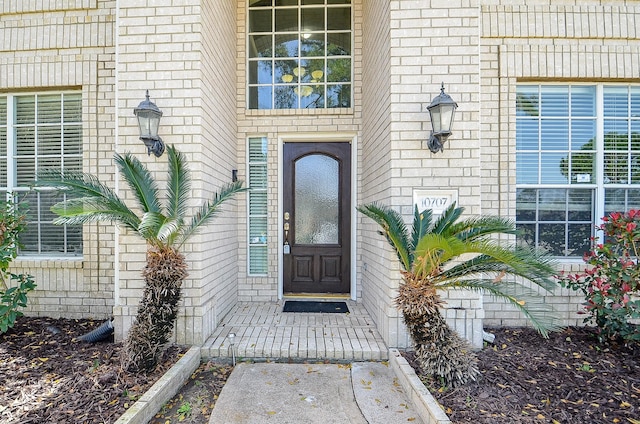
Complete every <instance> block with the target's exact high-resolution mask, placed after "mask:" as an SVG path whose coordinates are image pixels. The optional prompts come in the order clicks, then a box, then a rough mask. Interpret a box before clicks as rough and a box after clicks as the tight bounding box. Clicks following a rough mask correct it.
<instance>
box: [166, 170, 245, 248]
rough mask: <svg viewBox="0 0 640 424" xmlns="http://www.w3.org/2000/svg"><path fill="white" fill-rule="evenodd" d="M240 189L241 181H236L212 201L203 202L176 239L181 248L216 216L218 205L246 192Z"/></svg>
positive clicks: (223, 189)
mask: <svg viewBox="0 0 640 424" xmlns="http://www.w3.org/2000/svg"><path fill="white" fill-rule="evenodd" d="M246 190H247V189H246V188H243V187H242V181H236V182H233V183H230V184H227V185H226V186H224V187H223V188H222V189H221V190H220V191H219V192H218V193H216V194H215V195H214V198H213V200H210V201H207V202H205V203H204V204H203V205H202V206H201V207H200V208H199V209H198V211H197V212H196V214H195V215H194V216H193V218H192V219H191V223H190V224H189V225H188V226H187V227H186V228H185V230H184V232H183V233H182V234H181V235H180V236H179V237H178V238H177V240H176V242H177V244H178V247H179V246H182V245H183V244H184V243H185V242H186V241H187V240H189V238H190V237H191V236H192V235H193V234H195V233H196V232H197V231H198V229H199V228H200V227H201V226H203V225H206V223H207V222H209V221H210V220H211V219H212V218H213V217H214V216H216V215H217V213H218V210H219V207H220V205H222V204H223V203H224V202H225V201H227V200H229V199H231V198H232V197H233V195H235V194H236V193H240V192H243V191H246Z"/></svg>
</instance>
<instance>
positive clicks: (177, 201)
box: [167, 146, 191, 222]
mask: <svg viewBox="0 0 640 424" xmlns="http://www.w3.org/2000/svg"><path fill="white" fill-rule="evenodd" d="M167 156H168V157H169V181H168V182H167V216H169V217H171V218H173V219H175V220H178V222H182V221H183V219H184V216H185V214H186V213H187V207H188V206H189V197H190V189H191V176H190V174H189V168H188V167H187V160H186V158H185V156H184V154H183V153H182V152H179V151H178V150H176V148H175V147H174V146H169V147H167Z"/></svg>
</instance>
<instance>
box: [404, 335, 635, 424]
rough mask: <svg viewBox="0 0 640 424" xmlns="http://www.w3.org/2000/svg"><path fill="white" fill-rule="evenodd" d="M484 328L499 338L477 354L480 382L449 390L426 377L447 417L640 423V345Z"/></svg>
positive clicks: (566, 423)
mask: <svg viewBox="0 0 640 424" xmlns="http://www.w3.org/2000/svg"><path fill="white" fill-rule="evenodd" d="M488 331H489V332H491V333H493V334H495V336H496V339H495V342H494V344H493V345H489V346H488V347H486V348H485V349H483V350H482V351H480V352H478V357H479V361H480V364H479V365H480V370H481V372H482V378H481V379H480V380H479V381H477V382H475V383H473V384H470V385H468V386H464V387H460V388H457V389H453V390H452V389H446V388H443V387H441V386H440V385H439V383H438V382H437V381H435V380H433V379H429V378H424V377H423V381H425V384H426V385H427V387H428V388H430V390H431V392H432V393H433V394H434V397H436V399H437V400H438V402H440V404H441V405H443V407H444V409H445V412H446V413H447V415H448V416H449V417H450V418H451V421H452V422H454V423H476V424H480V423H492V424H493V423H497V422H504V423H562V424H570V423H589V424H593V423H625V424H629V423H632V424H640V399H639V397H640V363H639V362H638V360H639V359H640V347H639V346H638V345H635V346H620V345H617V346H615V345H614V346H601V345H599V343H598V342H597V339H596V338H595V336H594V330H593V329H589V328H568V329H566V330H564V331H562V332H559V333H554V334H552V335H551V336H550V338H549V339H548V340H546V339H544V338H542V337H541V336H540V335H538V334H537V333H536V332H535V331H533V330H532V329H529V328H511V329H489V330H488ZM408 359H410V362H411V359H412V358H411V356H410V355H408ZM412 365H413V366H414V368H415V367H416V365H415V362H413V363H412Z"/></svg>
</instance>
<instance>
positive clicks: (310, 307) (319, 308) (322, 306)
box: [282, 300, 349, 314]
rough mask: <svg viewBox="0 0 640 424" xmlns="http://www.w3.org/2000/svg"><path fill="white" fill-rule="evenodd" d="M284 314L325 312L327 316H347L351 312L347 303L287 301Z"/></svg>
mask: <svg viewBox="0 0 640 424" xmlns="http://www.w3.org/2000/svg"><path fill="white" fill-rule="evenodd" d="M282 312H323V313H327V314H346V313H348V312H349V308H348V307H347V303H346V302H313V301H307V300H287V301H285V302H284V308H283V309H282Z"/></svg>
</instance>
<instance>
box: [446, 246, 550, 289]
mask: <svg viewBox="0 0 640 424" xmlns="http://www.w3.org/2000/svg"><path fill="white" fill-rule="evenodd" d="M483 245H484V246H482V248H476V249H474V252H473V253H479V254H478V255H477V256H475V257H474V258H471V259H468V260H466V261H463V262H460V263H458V264H455V265H454V266H452V267H451V268H449V269H447V270H445V271H444V272H443V274H445V277H446V278H452V279H454V278H461V277H463V276H465V275H470V274H478V273H498V274H507V275H513V276H518V277H522V278H525V279H527V280H529V281H531V282H533V283H534V284H536V285H538V286H540V287H541V288H543V289H545V290H547V291H551V290H553V289H555V288H557V283H556V281H555V280H554V279H553V278H551V276H552V275H555V274H556V273H557V265H556V263H555V261H554V259H553V258H551V257H550V256H548V255H545V254H544V253H541V252H538V251H532V250H528V249H519V248H518V249H508V248H504V247H502V246H499V245H495V244H492V243H483ZM476 246H477V244H476ZM468 253H471V250H470V251H469V252H468Z"/></svg>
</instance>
